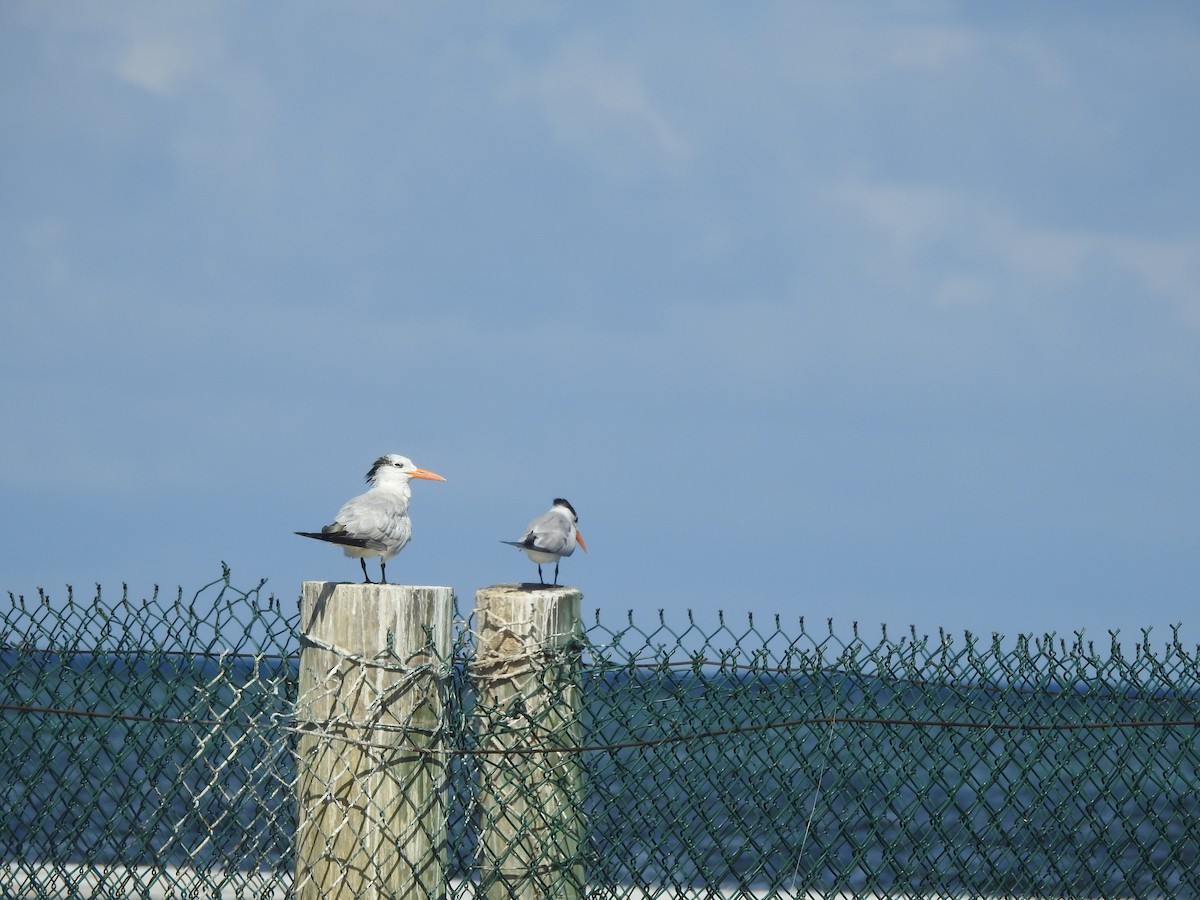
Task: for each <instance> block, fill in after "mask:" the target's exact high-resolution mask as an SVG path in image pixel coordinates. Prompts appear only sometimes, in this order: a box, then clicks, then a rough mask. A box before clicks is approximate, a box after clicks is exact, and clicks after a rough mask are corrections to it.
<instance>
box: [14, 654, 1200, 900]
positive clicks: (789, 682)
mask: <svg viewBox="0 0 1200 900" xmlns="http://www.w3.org/2000/svg"><path fill="white" fill-rule="evenodd" d="M0 672H2V680H0V689H2V691H3V693H2V694H0V703H5V704H21V705H25V706H35V707H45V708H53V709H76V710H79V709H86V710H92V711H96V712H106V711H112V712H120V713H123V714H126V715H133V716H142V717H145V718H147V719H150V720H155V721H125V720H118V719H106V718H84V717H78V716H65V715H59V714H56V713H27V712H14V711H5V712H3V713H0V715H2V717H3V720H2V721H3V724H2V725H0V727H2V728H3V734H4V736H5V746H6V748H7V750H6V752H5V753H4V754H3V756H2V757H0V809H2V814H3V819H2V822H0V856H3V858H4V859H6V860H14V859H17V860H37V861H47V860H51V859H53V860H58V861H64V862H65V861H89V862H95V863H106V862H121V863H124V864H158V865H189V866H213V867H218V868H225V869H229V868H240V869H262V868H266V869H272V868H275V869H280V870H290V868H291V866H292V860H291V856H290V853H291V850H290V844H291V838H292V834H293V831H294V828H295V810H294V800H293V797H292V788H291V785H292V781H293V779H294V775H295V763H294V757H293V736H292V732H291V731H290V730H289V728H288V726H289V724H290V722H289V719H288V714H289V712H290V709H291V704H292V702H293V699H294V692H295V685H296V663H295V661H294V659H267V660H265V661H263V660H260V661H257V662H255V661H253V660H247V659H244V658H241V659H230V660H226V661H224V662H221V663H218V662H215V661H213V660H208V661H200V660H198V659H197V658H195V657H191V656H183V655H169V654H156V655H142V656H128V655H119V654H104V655H97V654H87V653H80V654H52V653H45V652H40V653H24V652H18V651H12V650H6V651H3V652H0ZM584 696H585V698H586V710H585V715H584V721H583V723H582V727H583V738H584V743H585V744H586V745H588V746H598V745H608V744H621V743H629V742H636V741H661V739H663V738H668V737H683V738H688V739H686V740H679V741H674V742H665V743H664V742H659V743H651V744H648V745H645V746H628V747H623V748H611V749H596V750H590V751H587V752H586V753H585V754H584V767H585V774H586V780H587V786H588V800H587V821H588V827H589V835H588V842H587V846H586V850H585V853H584V857H585V858H584V863H585V867H586V870H587V872H588V877H589V879H590V880H591V882H592V883H633V884H660V883H678V884H684V883H686V884H702V883H703V884H710V885H725V886H730V885H738V884H741V885H746V886H753V887H756V888H768V889H769V888H774V889H779V890H783V889H790V888H793V887H794V888H797V889H815V890H824V891H834V890H841V891H857V892H864V893H865V892H873V893H880V894H886V893H889V892H892V893H898V892H904V893H919V892H924V893H952V894H986V895H992V896H1004V895H1022V896H1093V897H1098V896H1136V897H1185V898H1186V897H1200V876H1198V875H1197V874H1196V870H1197V869H1198V868H1200V771H1198V768H1200V767H1198V764H1197V763H1198V760H1200V732H1198V731H1197V729H1195V728H1194V727H1191V728H1173V729H1171V728H1158V729H1132V728H1125V729H1114V728H1109V729H1095V730H1080V731H1032V730H1016V731H996V730H993V729H981V730H966V729H953V728H942V727H930V726H927V725H926V726H917V725H911V724H898V723H897V722H898V720H921V721H925V722H937V721H954V722H971V721H975V722H989V721H1003V722H1008V723H1017V724H1020V723H1026V724H1030V725H1032V724H1036V723H1039V722H1059V723H1072V722H1074V723H1080V722H1098V721H1120V720H1142V721H1146V720H1162V719H1189V720H1190V719H1193V718H1195V716H1194V712H1193V711H1194V709H1195V705H1196V700H1195V696H1194V694H1185V695H1178V696H1177V695H1175V694H1173V693H1171V692H1169V691H1164V690H1158V691H1155V692H1152V693H1150V694H1141V693H1137V692H1132V693H1131V692H1129V691H1127V690H1124V689H1113V688H1111V687H1107V686H1100V687H1096V686H1078V685H1073V686H1067V687H1064V688H1061V689H1054V690H1018V689H1016V688H1013V687H1009V688H1007V689H1004V690H998V689H996V688H994V687H991V688H988V687H972V686H966V687H948V686H944V685H927V684H921V683H917V682H913V681H904V680H899V679H887V678H881V677H870V678H868V677H865V676H849V675H839V674H837V673H831V672H811V673H808V674H804V675H788V676H782V675H767V674H763V673H757V674H747V675H737V674H730V673H725V674H711V673H710V674H703V673H701V674H696V673H692V672H680V671H678V670H670V671H668V670H665V669H664V670H650V671H647V670H632V669H625V670H615V671H608V672H602V671H599V670H594V669H593V670H588V671H587V672H586V673H585V679H584ZM447 698H448V700H449V701H450V702H451V705H452V706H454V707H455V709H456V716H455V719H456V721H457V722H459V723H460V725H462V726H463V727H464V734H465V726H466V724H467V723H468V722H469V721H470V709H469V704H470V694H469V690H468V688H467V686H466V682H465V680H464V679H463V677H462V675H461V673H459V675H458V676H457V677H456V678H455V679H454V681H453V683H452V684H451V685H450V686H449V687H448V690H447ZM830 715H836V716H837V717H839V718H843V719H845V718H848V717H859V718H876V719H888V720H892V721H893V724H865V723H859V724H851V723H847V722H838V723H835V724H833V725H829V724H827V723H826V722H823V721H813V722H811V723H809V724H800V725H795V726H791V727H786V728H779V729H772V730H761V731H752V732H742V733H733V734H723V735H714V736H708V737H703V736H701V737H696V735H701V734H704V733H708V732H714V731H720V730H733V729H737V728H739V727H745V726H756V725H762V724H765V723H780V722H787V721H792V720H812V719H822V718H823V717H826V716H830ZM164 719H174V720H180V721H179V722H163V721H162V720H164ZM213 719H220V720H221V721H222V722H224V723H225V724H224V725H223V726H222V727H219V728H218V727H213V726H212V725H209V724H205V723H206V722H208V721H210V720H213ZM470 740H471V739H470V738H469V737H468V736H464V737H463V738H462V739H461V741H459V742H458V743H459V745H463V746H466V745H469V742H470ZM452 773H453V786H452V791H453V793H452V796H453V800H452V809H451V829H452V841H451V845H452V858H451V868H452V869H453V870H454V874H457V875H467V874H469V873H470V870H471V867H472V866H473V864H474V862H475V861H474V841H473V838H472V834H473V831H474V825H473V823H474V822H475V820H476V818H477V811H476V808H475V804H474V802H473V798H474V796H475V784H476V783H477V774H478V772H477V763H476V760H475V759H474V758H472V757H455V760H454V763H453V765H452Z"/></svg>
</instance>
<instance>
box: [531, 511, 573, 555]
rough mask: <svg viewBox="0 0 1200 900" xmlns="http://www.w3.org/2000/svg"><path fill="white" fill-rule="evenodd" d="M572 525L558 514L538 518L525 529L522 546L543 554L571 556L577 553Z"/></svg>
mask: <svg viewBox="0 0 1200 900" xmlns="http://www.w3.org/2000/svg"><path fill="white" fill-rule="evenodd" d="M572 531H573V529H572V528H571V525H570V523H568V522H567V520H566V519H565V518H564V517H563V516H561V515H558V514H557V513H554V512H548V513H543V514H542V515H540V516H538V517H537V518H536V519H534V520H533V521H532V522H530V523H529V526H528V527H527V528H526V529H525V536H524V537H522V538H521V542H520V546H521V547H528V548H530V549H533V550H541V551H542V552H543V553H557V554H558V555H560V556H570V555H571V554H572V553H574V552H575V537H574V535H573V533H572Z"/></svg>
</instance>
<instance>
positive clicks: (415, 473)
mask: <svg viewBox="0 0 1200 900" xmlns="http://www.w3.org/2000/svg"><path fill="white" fill-rule="evenodd" d="M408 477H409V478H425V479H428V480H429V481H445V480H446V479H445V478H443V477H442V476H441V475H438V474H436V473H434V472H429V471H426V470H425V469H413V470H412V471H411V472H409V473H408Z"/></svg>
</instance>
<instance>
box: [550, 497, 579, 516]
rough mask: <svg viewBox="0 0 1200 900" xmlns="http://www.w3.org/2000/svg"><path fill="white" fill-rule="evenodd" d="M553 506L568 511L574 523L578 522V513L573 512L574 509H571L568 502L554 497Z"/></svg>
mask: <svg viewBox="0 0 1200 900" xmlns="http://www.w3.org/2000/svg"><path fill="white" fill-rule="evenodd" d="M554 505H555V506H565V507H566V508H567V509H569V510H570V511H571V515H572V516H574V517H575V521H576V522H578V521H579V513H577V512H575V507H573V506H572V505H571V503H570V501H569V500H564V499H563V498H562V497H555V498H554Z"/></svg>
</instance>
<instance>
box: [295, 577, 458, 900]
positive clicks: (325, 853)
mask: <svg viewBox="0 0 1200 900" xmlns="http://www.w3.org/2000/svg"><path fill="white" fill-rule="evenodd" d="M453 608H454V592H453V590H452V589H451V588H448V587H409V586H402V585H391V584H335V583H327V582H319V581H306V582H304V584H303V587H302V590H301V595H300V685H299V694H298V696H297V699H296V723H297V727H298V728H299V730H300V734H299V739H298V742H297V773H296V791H297V801H298V804H299V809H298V816H297V826H298V827H297V835H296V880H295V896H296V897H297V898H298V900H333V898H346V900H349V898H354V900H369V898H376V897H388V898H406V900H428V898H431V897H442V896H444V895H445V867H446V861H445V844H446V820H447V806H446V802H447V800H446V793H447V759H446V753H445V749H446V748H445V744H444V741H445V728H444V723H443V710H444V706H445V703H444V699H445V692H446V690H447V685H448V679H449V672H450V665H451V659H450V654H451V628H450V625H451V620H452V617H453Z"/></svg>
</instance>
